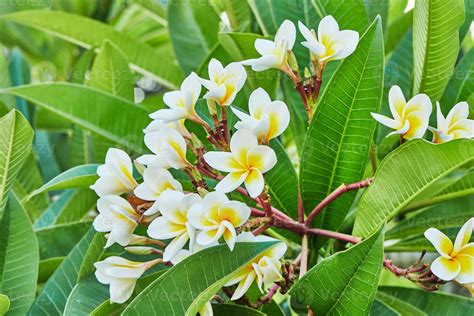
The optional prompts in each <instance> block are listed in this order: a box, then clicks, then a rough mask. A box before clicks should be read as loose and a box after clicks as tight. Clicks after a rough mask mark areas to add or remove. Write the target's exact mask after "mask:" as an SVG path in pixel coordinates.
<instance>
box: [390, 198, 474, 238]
mask: <svg viewBox="0 0 474 316" xmlns="http://www.w3.org/2000/svg"><path fill="white" fill-rule="evenodd" d="M472 203H474V196H472V195H471V196H466V197H464V198H460V199H455V200H452V201H448V202H445V203H442V204H439V205H436V206H433V207H430V208H427V209H425V210H422V211H420V212H417V213H416V214H414V215H413V216H410V217H407V218H405V219H404V220H402V221H401V222H400V223H398V224H397V225H396V226H395V227H393V228H392V229H390V230H389V231H388V232H387V238H390V239H397V238H402V237H409V236H413V235H416V234H421V233H423V232H424V231H425V230H427V229H428V228H430V227H436V228H438V229H444V228H448V227H452V226H456V227H461V226H462V225H463V224H464V223H465V222H466V221H467V220H468V219H469V218H471V217H472V210H470V209H469V207H466V205H472Z"/></svg>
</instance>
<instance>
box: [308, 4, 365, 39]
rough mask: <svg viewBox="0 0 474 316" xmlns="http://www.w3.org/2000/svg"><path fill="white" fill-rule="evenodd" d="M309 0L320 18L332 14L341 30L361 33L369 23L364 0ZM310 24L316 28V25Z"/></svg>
mask: <svg viewBox="0 0 474 316" xmlns="http://www.w3.org/2000/svg"><path fill="white" fill-rule="evenodd" d="M311 2H312V3H313V5H314V7H315V9H316V12H317V13H318V15H319V16H320V17H321V18H323V17H325V16H327V15H332V16H333V17H334V19H336V21H337V22H338V24H339V28H340V29H341V30H354V31H358V32H359V34H363V33H364V32H365V30H366V29H367V27H368V26H369V24H370V22H369V17H368V15H367V11H366V10H365V6H364V0H344V1H333V0H311ZM349 17H350V18H349ZM312 26H313V28H314V29H316V25H312Z"/></svg>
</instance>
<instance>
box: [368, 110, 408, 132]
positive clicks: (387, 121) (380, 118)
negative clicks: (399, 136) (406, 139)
mask: <svg viewBox="0 0 474 316" xmlns="http://www.w3.org/2000/svg"><path fill="white" fill-rule="evenodd" d="M370 114H371V115H372V117H373V118H374V120H376V121H377V122H379V123H380V124H382V125H385V126H387V127H389V128H392V129H395V130H397V129H399V128H400V127H401V125H402V124H401V123H400V122H399V121H396V120H393V119H391V118H388V117H386V116H385V115H381V114H378V113H370Z"/></svg>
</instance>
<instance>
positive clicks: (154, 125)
mask: <svg viewBox="0 0 474 316" xmlns="http://www.w3.org/2000/svg"><path fill="white" fill-rule="evenodd" d="M163 126H166V127H169V128H171V129H174V130H175V131H177V132H178V133H180V134H181V135H182V136H183V137H185V138H191V137H192V135H191V133H190V132H189V131H188V129H187V128H186V126H185V125H184V119H181V120H178V121H174V122H169V123H164V122H163V121H160V120H153V121H151V123H150V124H148V126H147V127H146V128H145V129H144V130H143V132H144V133H145V134H147V133H153V132H159V131H160V130H161V128H162V127H163Z"/></svg>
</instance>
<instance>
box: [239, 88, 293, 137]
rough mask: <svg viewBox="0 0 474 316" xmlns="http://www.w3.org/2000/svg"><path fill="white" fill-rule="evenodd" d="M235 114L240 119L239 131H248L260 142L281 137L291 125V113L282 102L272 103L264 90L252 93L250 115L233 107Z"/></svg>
mask: <svg viewBox="0 0 474 316" xmlns="http://www.w3.org/2000/svg"><path fill="white" fill-rule="evenodd" d="M232 111H233V112H234V114H235V115H236V116H237V117H238V118H239V119H240V122H237V124H235V127H236V128H237V129H248V130H251V131H252V132H254V133H255V135H257V138H258V140H259V141H260V142H262V143H264V144H268V142H269V141H270V140H271V139H273V138H275V137H278V136H280V135H281V134H282V133H283V132H284V131H285V130H286V128H287V127H288V124H289V123H290V112H289V111H288V107H287V106H286V104H285V103H284V102H282V101H278V100H277V101H272V100H271V99H270V96H269V95H268V93H267V92H266V91H265V90H263V89H262V88H258V89H256V90H255V91H253V92H252V94H251V95H250V98H249V112H250V115H248V114H246V113H244V112H242V111H239V110H237V109H236V108H233V107H232Z"/></svg>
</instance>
